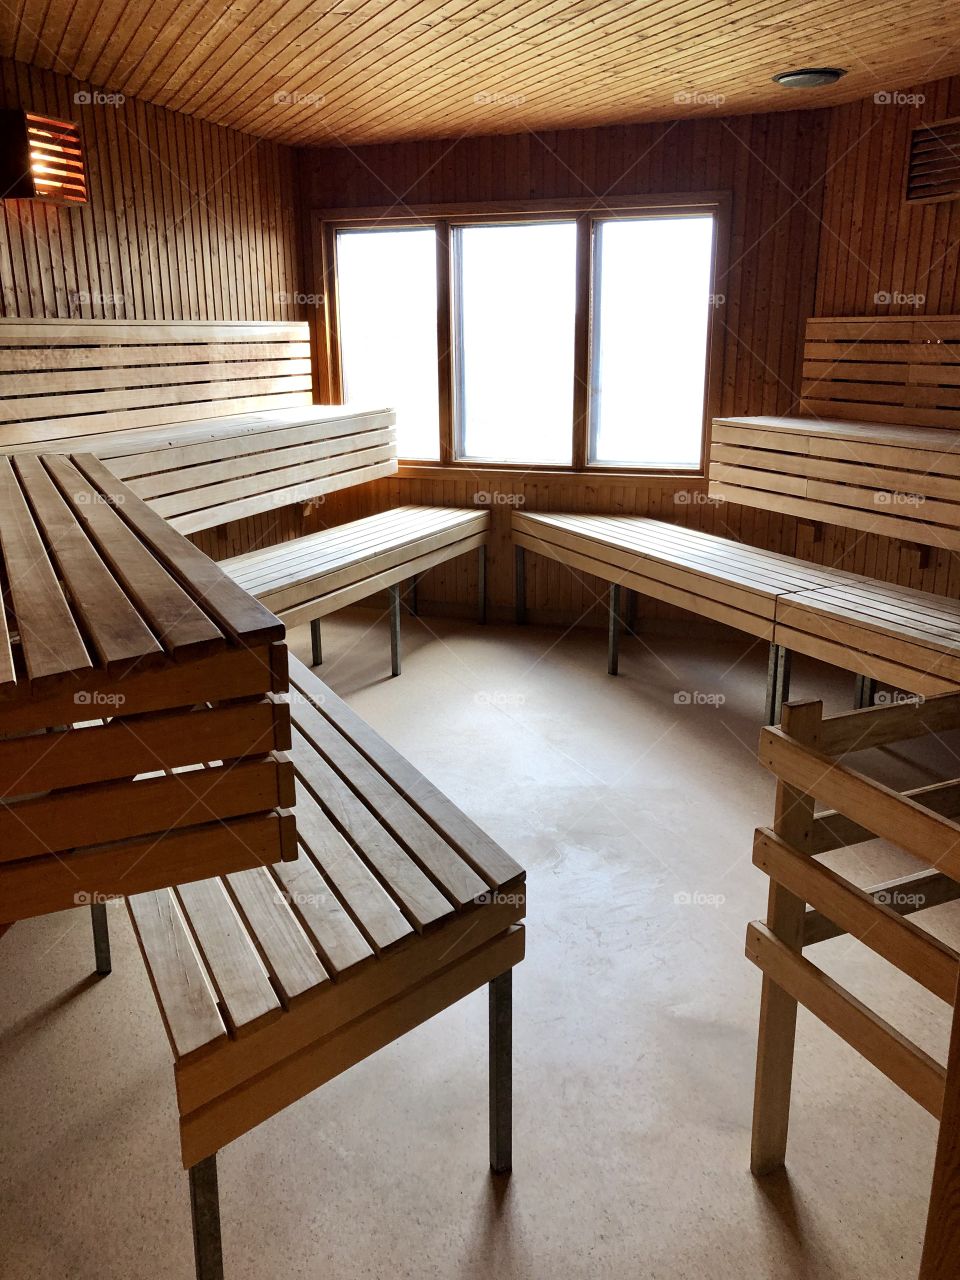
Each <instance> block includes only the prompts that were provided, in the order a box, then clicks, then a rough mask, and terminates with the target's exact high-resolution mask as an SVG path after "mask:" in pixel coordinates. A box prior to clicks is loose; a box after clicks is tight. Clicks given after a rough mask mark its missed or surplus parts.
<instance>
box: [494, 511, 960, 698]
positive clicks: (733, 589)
mask: <svg viewBox="0 0 960 1280" xmlns="http://www.w3.org/2000/svg"><path fill="white" fill-rule="evenodd" d="M513 537H514V542H515V544H516V548H517V565H518V572H517V602H518V615H519V617H520V619H521V620H522V619H523V615H524V600H523V597H524V570H523V556H524V554H525V552H526V551H534V552H536V553H537V554H539V555H543V556H547V557H549V558H551V559H554V560H559V561H560V562H561V563H564V564H567V565H570V566H571V567H572V568H575V569H580V570H582V571H584V572H587V573H590V574H593V575H594V576H595V577H598V578H600V579H601V580H602V581H605V582H608V583H610V584H611V589H610V606H609V607H610V649H609V670H610V671H611V673H612V674H615V673H616V670H617V665H618V640H619V630H620V625H621V615H622V607H621V592H622V590H623V588H629V589H630V590H633V591H635V592H637V593H639V594H641V595H648V596H652V597H653V598H655V599H658V600H663V601H665V602H667V603H669V604H673V605H676V606H678V607H680V608H683V609H687V610H689V611H690V612H692V613H696V614H698V615H699V616H701V617H705V618H709V619H712V620H713V621H716V622H722V623H724V624H726V625H727V626H731V627H734V628H736V629H737V630H740V631H744V632H746V633H747V634H749V635H753V636H756V637H757V638H758V639H762V640H767V641H768V642H769V643H770V645H771V662H770V674H769V681H768V697H767V717H768V720H770V721H775V720H776V719H777V717H778V714H779V708H780V705H781V703H782V701H783V698H784V696H785V695H786V692H787V690H788V688H789V653H790V652H791V651H796V652H800V653H806V654H808V655H810V656H811V657H815V658H819V659H821V660H823V661H826V662H830V663H832V664H834V665H836V666H840V667H842V668H844V669H846V670H848V671H853V672H855V673H857V675H858V677H860V678H861V679H862V680H863V681H868V682H873V681H877V680H881V681H884V682H887V683H890V684H893V685H895V686H896V687H898V688H902V689H906V690H908V691H909V692H911V693H916V694H923V695H927V694H935V693H946V692H949V691H950V690H953V689H956V688H958V687H960V603H958V602H955V601H952V600H948V599H946V598H944V597H942V596H937V595H934V594H933V593H931V592H925V591H915V590H913V589H911V588H909V587H899V586H896V585H893V584H889V583H883V582H877V581H875V580H874V579H872V578H866V577H863V576H862V575H860V574H853V573H847V572H846V571H844V570H840V569H834V568H831V567H829V566H823V565H815V564H808V563H807V562H805V561H802V560H796V559H794V558H793V557H791V556H784V555H780V554H779V553H777V552H773V551H765V550H763V549H761V548H756V547H748V546H744V545H742V544H740V543H736V542H733V541H731V540H729V539H727V538H721V537H717V536H716V535H713V534H707V533H703V532H701V531H700V530H696V529H686V528H683V527H681V526H679V525H671V524H666V523H664V522H662V521H659V520H650V519H647V518H645V517H640V516H594V515H567V514H546V513H534V512H526V511H524V512H520V511H515V512H514V513H513Z"/></svg>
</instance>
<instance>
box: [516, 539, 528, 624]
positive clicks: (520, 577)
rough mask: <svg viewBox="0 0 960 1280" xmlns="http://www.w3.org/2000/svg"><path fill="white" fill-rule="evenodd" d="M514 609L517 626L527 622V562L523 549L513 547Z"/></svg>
mask: <svg viewBox="0 0 960 1280" xmlns="http://www.w3.org/2000/svg"><path fill="white" fill-rule="evenodd" d="M513 563H514V608H515V610H516V619H517V626H518V627H522V626H525V625H526V621H527V561H526V556H525V554H524V549H523V547H514V561H513Z"/></svg>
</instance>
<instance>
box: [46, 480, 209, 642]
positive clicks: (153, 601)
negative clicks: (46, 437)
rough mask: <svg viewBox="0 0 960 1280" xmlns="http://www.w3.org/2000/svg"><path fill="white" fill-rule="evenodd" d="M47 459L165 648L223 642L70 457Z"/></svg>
mask: <svg viewBox="0 0 960 1280" xmlns="http://www.w3.org/2000/svg"><path fill="white" fill-rule="evenodd" d="M46 465H47V468H48V470H49V471H50V474H51V475H52V476H53V478H54V480H56V481H57V483H58V485H59V487H60V491H61V493H62V494H63V495H64V496H65V497H67V498H68V500H69V501H70V503H71V506H72V508H73V510H74V512H75V514H76V516H77V518H78V519H79V520H80V522H81V524H82V525H83V526H84V528H85V530H86V532H87V535H88V536H89V538H90V539H91V541H92V542H93V543H94V545H95V546H96V548H97V550H98V552H99V554H100V555H101V556H102V557H103V559H104V560H105V561H106V562H107V564H109V565H110V567H111V569H112V570H113V572H114V574H115V575H116V577H117V579H118V580H119V581H120V582H121V583H122V584H123V587H124V590H125V591H126V592H127V594H128V595H129V596H130V597H131V598H132V599H133V600H135V601H136V603H137V607H138V608H139V610H140V612H141V613H142V614H143V616H144V618H145V619H146V620H147V622H148V623H149V624H150V627H151V629H152V630H153V632H154V634H155V635H156V636H157V637H158V639H159V640H160V642H161V643H162V645H163V647H164V649H165V650H166V651H167V652H168V653H169V654H172V655H175V656H176V657H178V658H180V657H189V656H194V657H198V656H200V654H202V653H209V652H212V651H213V650H215V649H218V648H220V647H222V645H223V643H224V637H223V633H222V632H221V631H220V630H219V629H218V628H217V627H216V626H215V625H214V623H213V622H212V621H211V619H210V618H208V617H207V615H206V613H204V611H203V610H202V609H201V608H200V607H199V605H197V604H196V603H195V602H194V600H193V599H192V598H191V596H189V595H188V594H187V592H186V591H185V590H184V589H183V587H182V586H180V585H179V583H177V582H176V581H175V580H174V578H172V577H171V575H170V574H169V573H168V572H167V571H166V570H165V569H164V567H163V566H162V565H161V564H159V563H158V562H157V560H156V558H155V557H154V555H153V554H151V551H150V550H149V549H148V548H147V547H146V546H145V545H144V544H143V542H141V540H140V539H139V538H138V537H137V536H136V534H135V533H133V531H132V530H131V529H130V528H129V526H128V525H127V524H125V523H124V521H123V520H122V519H121V517H120V515H119V514H118V513H117V511H116V510H115V509H114V507H113V506H111V504H110V503H109V502H104V501H103V498H102V497H101V495H100V494H99V493H98V491H97V489H96V488H95V487H94V486H93V485H92V484H91V483H90V482H89V480H88V479H87V478H86V476H84V475H83V474H82V472H80V471H78V470H77V468H76V467H75V466H74V465H73V463H72V462H71V461H70V460H69V459H67V458H61V457H57V456H55V455H51V456H49V457H48V458H47V459H46Z"/></svg>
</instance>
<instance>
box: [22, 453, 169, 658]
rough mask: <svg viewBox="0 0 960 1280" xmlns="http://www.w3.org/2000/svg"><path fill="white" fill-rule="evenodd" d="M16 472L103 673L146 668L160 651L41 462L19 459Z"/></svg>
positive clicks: (34, 459) (26, 457) (160, 653)
mask: <svg viewBox="0 0 960 1280" xmlns="http://www.w3.org/2000/svg"><path fill="white" fill-rule="evenodd" d="M14 470H15V471H16V472H17V474H18V476H19V478H20V482H21V484H22V485H23V488H24V491H25V492H26V493H27V494H28V496H29V500H30V503H31V505H32V507H33V510H34V513H35V515H36V518H37V519H38V520H39V522H40V524H41V525H42V527H43V531H44V534H45V537H46V542H47V545H48V546H49V548H50V553H51V555H52V557H53V559H54V560H55V562H56V564H57V568H58V569H59V571H60V576H61V578H62V579H63V582H64V584H65V586H66V589H67V591H68V593H69V594H70V596H71V597H72V599H73V600H74V601H75V602H77V605H76V607H77V609H78V612H80V613H81V615H82V619H83V624H84V629H85V631H86V633H87V635H89V636H90V638H91V639H92V641H93V644H94V647H95V649H96V650H97V653H98V654H99V656H100V660H101V662H102V663H103V665H104V667H105V668H106V670H107V671H108V672H109V673H110V674H111V675H115V674H117V672H118V670H123V669H125V668H126V667H127V666H129V665H131V664H133V663H136V662H146V663H147V665H149V661H150V658H151V656H152V655H157V656H159V655H162V654H163V649H162V648H161V646H160V645H159V644H158V643H157V640H156V638H155V637H154V635H153V632H152V631H151V630H150V628H149V627H148V626H147V624H146V623H145V622H144V621H143V619H142V618H141V616H140V614H139V613H138V612H137V610H136V609H135V608H134V607H133V605H132V604H131V602H130V600H129V598H128V597H127V596H126V595H125V594H124V592H123V591H122V590H121V589H120V586H119V585H118V583H117V580H116V578H115V577H114V575H113V574H112V573H111V572H110V570H109V569H108V568H107V566H106V565H105V564H104V562H103V560H102V559H101V557H100V556H99V555H98V554H97V551H96V550H95V548H94V546H93V544H92V543H91V542H90V539H89V538H88V537H87V535H86V534H85V533H84V531H83V529H82V528H81V525H80V522H79V520H78V519H77V516H76V515H75V514H74V512H73V511H72V510H71V509H70V507H69V506H68V505H67V503H66V502H65V501H64V499H63V496H62V495H61V493H60V491H59V490H58V489H57V487H56V486H55V484H54V483H53V481H52V480H51V478H50V476H49V475H48V474H47V472H46V471H45V470H44V468H43V464H42V463H41V461H40V459H39V458H36V457H29V456H23V457H20V458H17V459H15V460H14ZM84 496H87V495H86V493H85V495H84Z"/></svg>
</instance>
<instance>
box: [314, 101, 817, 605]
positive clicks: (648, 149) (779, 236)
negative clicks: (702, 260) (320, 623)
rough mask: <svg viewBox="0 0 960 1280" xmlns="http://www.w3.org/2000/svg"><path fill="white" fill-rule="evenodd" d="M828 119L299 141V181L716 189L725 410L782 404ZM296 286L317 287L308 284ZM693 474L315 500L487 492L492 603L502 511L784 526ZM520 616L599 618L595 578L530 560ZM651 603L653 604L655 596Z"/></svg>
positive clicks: (387, 191)
mask: <svg viewBox="0 0 960 1280" xmlns="http://www.w3.org/2000/svg"><path fill="white" fill-rule="evenodd" d="M825 126H826V121H825V118H824V116H823V114H822V113H819V112H803V113H790V114H780V115H775V116H754V117H750V118H741V119H730V120H711V121H706V120H698V121H695V122H692V121H686V122H682V123H677V124H670V125H646V126H623V127H617V128H605V129H591V130H572V131H566V132H556V133H541V134H531V133H527V134H519V135H516V136H510V137H490V138H471V139H464V140H460V141H458V142H454V141H447V142H424V143H417V144H410V145H407V144H404V145H398V146H378V147H365V148H361V149H359V150H353V151H347V150H342V149H341V150H322V151H312V152H306V153H304V154H305V170H306V174H305V177H306V183H307V186H306V192H307V197H308V199H309V201H310V203H311V204H312V207H313V209H314V211H315V213H317V212H318V211H320V210H323V209H325V208H327V209H328V208H334V207H337V208H345V207H352V208H360V207H365V206H376V205H383V206H386V207H392V208H394V209H397V210H401V209H402V208H403V206H404V205H417V204H429V203H443V202H452V201H457V202H468V201H474V202H478V201H494V200H510V199H522V200H530V199H533V200H536V199H551V198H561V197H571V196H576V197H583V196H593V197H594V198H596V199H597V202H598V206H599V207H601V208H602V204H603V199H604V198H605V197H607V196H626V195H637V194H639V195H643V194H657V193H684V192H690V193H693V192H702V191H728V192H729V193H730V194H731V226H730V243H729V252H728V268H729V269H728V271H727V272H726V274H725V275H724V276H723V278H721V279H720V280H719V281H718V284H717V289H718V291H719V292H721V293H722V294H723V296H724V303H723V305H722V308H721V314H722V326H721V328H722V340H721V342H720V349H719V351H718V352H717V353H716V359H717V360H718V361H719V362H720V365H721V370H722V376H721V383H722V390H721V396H720V404H721V412H723V413H733V412H739V413H777V412H787V411H789V410H790V409H791V407H794V405H795V398H796V393H797V390H798V388H799V382H800V352H801V346H802V336H803V324H804V321H805V319H806V317H807V316H808V315H809V314H810V312H811V309H812V307H813V297H814V282H815V268H816V257H817V249H818V237H819V222H818V217H819V212H820V188H819V185H818V179H819V178H820V176H821V175H822V173H823V167H824V154H825V140H826V139H825ZM309 287H310V289H311V290H313V289H319V285H318V284H316V283H313V284H311V285H310V286H309ZM705 489H706V485H705V482H702V481H686V480H680V481H676V480H674V481H668V482H659V481H653V482H651V481H650V480H644V479H639V480H638V479H633V478H630V477H623V478H622V479H621V478H619V477H618V478H616V479H615V480H601V479H597V480H595V481H592V480H591V481H589V482H587V481H582V480H579V479H574V478H570V479H569V480H568V479H566V478H564V477H555V478H554V477H546V476H529V475H528V476H526V477H523V476H516V475H513V476H511V475H509V474H507V473H504V474H502V475H500V474H498V475H496V476H489V475H487V474H486V473H477V474H471V473H465V474H464V473H461V474H450V473H445V472H438V473H436V474H435V475H433V476H431V475H430V474H429V473H418V475H417V477H416V478H413V477H404V476H403V473H402V472H401V478H400V479H398V480H391V481H388V482H383V483H380V484H378V485H377V486H376V488H375V490H374V491H373V492H372V493H370V494H364V495H359V496H358V495H341V496H339V497H337V498H336V499H335V500H332V501H330V502H329V503H328V504H327V505H326V506H325V507H324V508H322V509H320V510H319V511H318V512H315V513H314V515H313V520H314V521H315V522H317V523H318V525H319V524H323V523H328V522H334V521H336V520H338V519H340V518H343V519H347V518H354V517H355V516H358V515H362V514H365V512H366V511H367V510H372V509H376V508H378V507H381V506H384V505H388V504H390V503H391V502H397V501H400V502H414V503H423V504H432V503H440V504H442V503H452V504H471V503H472V502H473V500H474V494H475V493H477V492H483V493H491V494H493V500H492V508H493V519H494V532H493V541H492V547H491V558H490V574H489V586H490V596H491V602H492V606H493V610H494V614H496V613H497V612H498V611H501V612H504V613H505V612H507V611H508V610H509V609H510V607H511V606H512V600H513V578H512V552H511V548H510V544H509V511H510V509H511V506H512V505H514V504H517V503H519V504H523V505H525V506H526V507H528V508H529V509H531V510H554V511H556V510H570V511H607V512H627V513H636V514H641V515H652V516H659V517H662V518H663V519H667V520H677V521H679V522H683V523H692V524H695V525H697V526H698V527H701V528H707V529H710V530H713V531H716V532H718V533H722V532H725V531H729V532H731V534H732V536H737V537H742V538H744V539H745V540H746V541H751V542H756V543H757V544H758V545H764V546H766V545H771V544H774V545H780V543H781V542H784V541H786V542H791V541H792V540H793V538H794V536H795V533H794V528H795V521H794V520H792V518H790V517H780V516H776V515H773V514H770V513H763V512H756V511H748V510H746V509H745V508H733V507H729V508H727V509H725V510H723V511H721V510H720V509H719V508H718V507H717V506H715V505H713V504H708V503H707V502H706V493H705ZM474 572H475V569H474V566H473V565H472V564H467V563H466V562H465V563H464V564H462V565H460V564H449V565H444V566H441V567H440V568H439V569H437V570H433V571H431V573H430V574H429V575H428V577H427V579H426V580H425V581H424V583H423V589H422V598H423V600H424V602H425V603H426V604H428V605H429V604H433V605H435V606H438V607H439V606H444V607H450V608H453V609H456V610H462V611H464V612H467V611H469V610H471V609H472V608H473V600H474V595H473V592H474V582H475V579H474V577H473V575H474ZM529 589H530V604H531V612H532V616H533V617H535V618H536V617H537V616H540V617H543V618H544V619H547V618H549V619H551V620H555V621H559V620H568V621H572V620H573V619H575V618H578V617H581V616H584V617H586V618H587V619H589V620H591V621H597V620H599V617H600V615H599V612H598V609H597V607H596V601H597V598H598V597H599V596H600V595H601V594H602V591H603V588H602V587H601V585H600V584H599V583H597V582H595V581H593V580H592V579H582V580H578V579H576V578H575V577H574V576H573V575H572V574H570V573H569V572H568V571H566V570H564V569H563V568H562V567H561V566H560V565H558V564H556V563H554V562H546V561H544V562H541V563H539V564H536V565H532V566H531V578H530V582H529ZM653 612H661V611H660V610H653Z"/></svg>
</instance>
